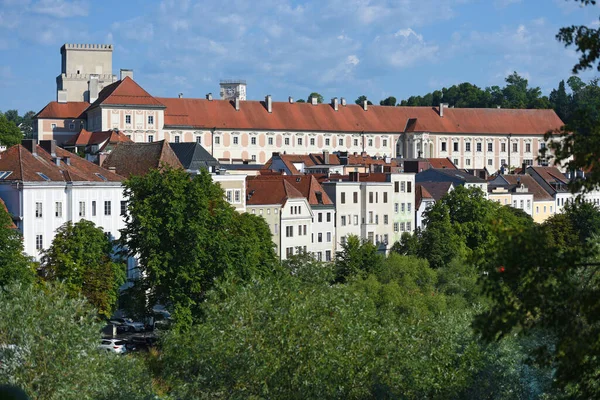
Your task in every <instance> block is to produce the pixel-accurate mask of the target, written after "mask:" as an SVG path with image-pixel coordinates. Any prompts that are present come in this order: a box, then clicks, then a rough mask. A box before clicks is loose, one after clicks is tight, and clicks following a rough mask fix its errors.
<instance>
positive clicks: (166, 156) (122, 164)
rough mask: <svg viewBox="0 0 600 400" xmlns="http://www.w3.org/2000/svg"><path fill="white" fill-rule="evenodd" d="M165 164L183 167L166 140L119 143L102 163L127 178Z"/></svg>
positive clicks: (143, 173)
mask: <svg viewBox="0 0 600 400" xmlns="http://www.w3.org/2000/svg"><path fill="white" fill-rule="evenodd" d="M163 165H168V166H170V167H172V168H183V165H181V162H180V161H179V158H177V155H176V154H175V152H174V151H173V150H172V149H171V147H170V146H169V143H167V142H166V141H164V140H161V141H159V142H151V143H127V142H122V143H119V144H118V145H117V146H115V147H114V148H113V150H112V151H111V153H110V154H109V155H108V156H107V157H106V159H105V160H104V162H103V163H102V167H103V168H106V169H109V170H111V171H115V173H117V174H119V175H121V176H124V177H126V178H129V177H131V176H133V175H145V174H147V173H148V171H150V170H151V169H159V168H161V167H162V166H163Z"/></svg>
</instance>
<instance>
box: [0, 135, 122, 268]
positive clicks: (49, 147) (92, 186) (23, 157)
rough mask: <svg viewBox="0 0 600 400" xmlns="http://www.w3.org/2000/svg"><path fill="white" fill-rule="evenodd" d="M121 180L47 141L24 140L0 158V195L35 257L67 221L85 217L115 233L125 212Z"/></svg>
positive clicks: (45, 247)
mask: <svg viewBox="0 0 600 400" xmlns="http://www.w3.org/2000/svg"><path fill="white" fill-rule="evenodd" d="M123 180H124V178H123V177H122V176H120V175H117V174H115V173H114V172H111V171H108V170H106V169H104V168H101V167H99V166H98V165H96V164H94V163H92V162H89V161H87V160H85V159H83V158H80V157H78V156H76V155H74V154H72V153H70V152H68V151H66V150H63V149H61V148H59V147H56V144H55V143H54V142H53V141H42V142H40V144H39V145H37V144H36V143H35V141H34V140H24V141H23V143H22V144H20V145H15V146H12V147H10V148H9V149H8V150H6V151H5V152H3V153H2V157H0V198H2V200H3V201H4V203H5V204H6V207H7V208H8V211H9V212H10V214H11V215H13V216H14V218H15V223H16V225H17V227H18V229H19V230H20V231H21V233H22V235H23V244H24V247H25V252H26V253H27V254H28V255H30V256H32V257H34V258H36V259H39V257H40V254H41V251H43V250H44V249H47V248H48V247H49V246H50V244H51V243H52V239H53V238H54V235H55V233H56V229H57V228H59V227H60V226H61V225H63V224H64V223H65V222H67V221H72V222H74V223H75V222H78V221H80V220H82V219H86V220H89V221H92V222H94V223H95V224H96V225H97V226H99V227H101V228H102V229H104V231H105V232H108V233H109V234H110V235H111V236H112V237H113V238H118V237H119V236H120V229H122V228H124V219H123V217H122V215H123V214H124V213H125V212H126V211H127V209H126V207H127V204H126V200H125V197H124V195H123V188H122V185H121V182H122V181H123Z"/></svg>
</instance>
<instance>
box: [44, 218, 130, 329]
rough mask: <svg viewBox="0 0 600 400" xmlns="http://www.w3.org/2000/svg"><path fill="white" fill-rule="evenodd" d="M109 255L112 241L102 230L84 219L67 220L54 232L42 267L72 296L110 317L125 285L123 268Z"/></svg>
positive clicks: (51, 278) (49, 276)
mask: <svg viewBox="0 0 600 400" xmlns="http://www.w3.org/2000/svg"><path fill="white" fill-rule="evenodd" d="M112 253H113V242H112V241H111V240H110V239H109V237H108V235H107V234H106V233H105V232H104V231H103V230H102V228H99V227H96V225H95V224H94V223H93V222H91V221H87V220H81V221H79V222H77V223H75V224H73V223H72V222H71V221H69V222H67V223H65V224H64V225H62V226H61V227H60V228H58V229H57V231H56V236H54V239H53V240H52V245H51V246H50V247H49V248H48V249H47V250H45V251H44V254H43V257H42V264H43V268H44V272H45V275H46V278H47V279H48V280H58V281H61V282H63V283H64V285H65V288H66V289H67V292H68V293H69V294H70V295H71V296H78V295H79V294H82V295H83V296H85V297H86V298H87V299H88V301H89V302H90V303H91V304H92V305H93V306H94V307H96V308H97V309H98V313H100V314H101V315H104V316H106V317H110V316H111V315H112V312H113V310H114V307H115V305H116V303H117V299H118V296H119V287H120V286H121V285H122V284H123V282H125V265H124V264H123V263H120V262H118V261H115V260H113V258H112Z"/></svg>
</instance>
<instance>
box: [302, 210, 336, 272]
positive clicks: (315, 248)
mask: <svg viewBox="0 0 600 400" xmlns="http://www.w3.org/2000/svg"><path fill="white" fill-rule="evenodd" d="M312 212H313V221H312V235H311V239H312V240H311V241H312V244H311V246H310V247H309V248H308V250H309V251H310V252H312V253H313V254H314V256H315V258H316V259H317V260H319V261H333V260H334V259H335V206H312Z"/></svg>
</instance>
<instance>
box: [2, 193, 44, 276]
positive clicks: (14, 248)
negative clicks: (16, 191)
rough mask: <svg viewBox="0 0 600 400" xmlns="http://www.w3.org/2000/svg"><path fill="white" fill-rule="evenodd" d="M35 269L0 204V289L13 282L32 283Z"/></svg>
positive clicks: (16, 231) (18, 234)
mask: <svg viewBox="0 0 600 400" xmlns="http://www.w3.org/2000/svg"><path fill="white" fill-rule="evenodd" d="M34 279H35V269H34V268H33V264H32V263H31V261H30V260H29V258H28V257H27V256H26V255H25V253H23V238H22V237H21V234H20V233H19V231H18V230H17V229H16V227H15V226H14V225H13V221H12V219H11V216H10V214H9V213H8V212H7V211H6V208H4V205H3V204H0V287H1V286H4V285H6V284H8V283H11V282H15V281H25V282H32V281H33V280H34Z"/></svg>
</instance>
